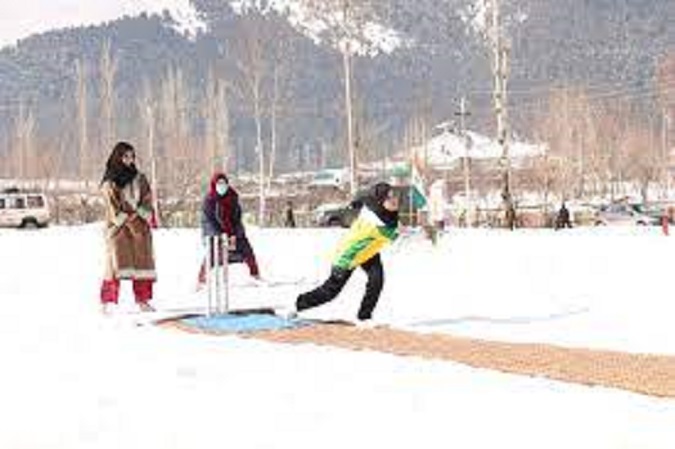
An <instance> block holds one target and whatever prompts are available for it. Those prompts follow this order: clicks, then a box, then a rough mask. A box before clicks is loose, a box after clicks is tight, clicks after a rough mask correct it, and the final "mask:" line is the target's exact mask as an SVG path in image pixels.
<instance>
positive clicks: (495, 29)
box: [492, 0, 515, 229]
mask: <svg viewBox="0 0 675 449" xmlns="http://www.w3.org/2000/svg"><path fill="white" fill-rule="evenodd" d="M500 2H501V0H492V51H493V61H492V72H493V76H494V105H495V116H496V119H497V142H498V143H499V145H500V146H501V148H502V156H501V161H500V165H501V169H502V179H503V184H502V199H503V200H504V213H505V216H506V225H507V226H508V227H509V228H510V229H513V228H514V226H515V217H514V214H513V212H514V210H513V198H512V195H511V159H510V156H509V141H508V134H509V130H508V115H507V109H506V108H507V97H506V82H507V79H508V48H507V46H506V45H505V43H504V38H503V36H502V28H501V17H500Z"/></svg>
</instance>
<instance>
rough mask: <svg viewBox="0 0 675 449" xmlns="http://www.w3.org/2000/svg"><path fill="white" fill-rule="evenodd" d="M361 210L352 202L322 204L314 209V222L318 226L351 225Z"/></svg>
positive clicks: (344, 226) (346, 226)
mask: <svg viewBox="0 0 675 449" xmlns="http://www.w3.org/2000/svg"><path fill="white" fill-rule="evenodd" d="M358 214H359V210H358V208H356V207H353V206H352V204H351V203H347V204H342V203H330V204H322V205H321V206H319V207H317V208H316V209H315V210H314V217H313V218H314V224H315V225H317V226H330V227H343V228H348V227H349V226H351V224H352V221H354V219H355V218H356V216H357V215H358Z"/></svg>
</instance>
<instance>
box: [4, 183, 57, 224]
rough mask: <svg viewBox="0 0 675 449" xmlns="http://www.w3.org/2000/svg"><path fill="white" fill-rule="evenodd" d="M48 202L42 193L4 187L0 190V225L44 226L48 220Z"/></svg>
mask: <svg viewBox="0 0 675 449" xmlns="http://www.w3.org/2000/svg"><path fill="white" fill-rule="evenodd" d="M50 218H51V217H50V211H49V202H48V201H47V197H46V195H45V194H44V193H40V192H22V191H20V190H18V189H5V190H3V191H2V192H0V226H8V227H15V228H38V227H44V226H47V225H48V224H49V221H50Z"/></svg>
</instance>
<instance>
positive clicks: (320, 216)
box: [313, 185, 423, 228]
mask: <svg viewBox="0 0 675 449" xmlns="http://www.w3.org/2000/svg"><path fill="white" fill-rule="evenodd" d="M393 187H394V191H395V192H396V193H397V194H398V195H399V218H400V220H401V224H404V225H410V224H416V223H417V219H416V216H417V213H418V211H419V210H420V209H421V208H422V206H423V205H422V204H421V203H420V200H419V199H418V198H417V197H416V193H415V189H413V188H411V187H410V186H407V185H404V186H393ZM364 193H365V191H360V192H358V193H357V194H356V195H355V197H356V200H355V201H351V202H347V203H331V204H324V205H321V206H319V207H317V208H316V209H315V210H314V216H313V220H314V224H315V225H316V226H335V227H338V226H340V227H344V228H348V227H349V226H351V224H352V222H353V221H354V219H356V217H357V216H358V215H359V212H360V210H361V208H360V205H359V200H358V198H359V197H360V196H362V195H363V194H364Z"/></svg>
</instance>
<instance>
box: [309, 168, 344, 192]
mask: <svg viewBox="0 0 675 449" xmlns="http://www.w3.org/2000/svg"><path fill="white" fill-rule="evenodd" d="M309 185H310V187H333V188H337V189H342V188H344V187H345V186H346V185H347V171H346V170H344V169H341V168H336V169H325V170H321V171H319V172H317V173H315V174H314V176H313V178H312V180H311V181H310V183H309Z"/></svg>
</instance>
